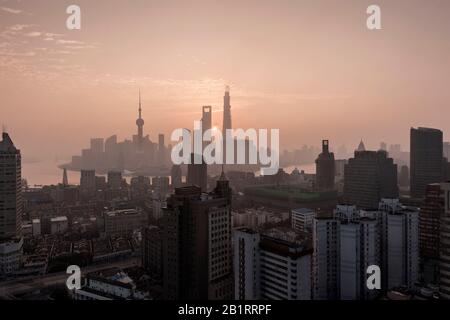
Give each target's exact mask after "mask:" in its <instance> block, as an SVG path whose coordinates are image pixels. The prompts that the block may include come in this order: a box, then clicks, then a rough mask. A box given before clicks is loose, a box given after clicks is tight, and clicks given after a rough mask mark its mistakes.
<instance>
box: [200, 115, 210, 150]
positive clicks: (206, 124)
mask: <svg viewBox="0 0 450 320" xmlns="http://www.w3.org/2000/svg"><path fill="white" fill-rule="evenodd" d="M211 128H212V108H211V107H210V106H205V107H203V112H202V140H203V139H204V137H205V132H206V131H208V130H210V129H211ZM211 137H212V134H210V135H208V137H207V138H211ZM208 144H209V142H208V141H203V148H202V150H204V149H205V147H206V146H207V145H208Z"/></svg>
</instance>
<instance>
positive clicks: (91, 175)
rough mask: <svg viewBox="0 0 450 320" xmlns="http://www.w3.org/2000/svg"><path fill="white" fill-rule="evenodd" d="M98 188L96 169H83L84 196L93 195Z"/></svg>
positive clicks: (81, 188)
mask: <svg viewBox="0 0 450 320" xmlns="http://www.w3.org/2000/svg"><path fill="white" fill-rule="evenodd" d="M95 190H96V183H95V170H81V176H80V193H81V195H82V196H83V197H89V196H92V195H93V194H94V193H95Z"/></svg>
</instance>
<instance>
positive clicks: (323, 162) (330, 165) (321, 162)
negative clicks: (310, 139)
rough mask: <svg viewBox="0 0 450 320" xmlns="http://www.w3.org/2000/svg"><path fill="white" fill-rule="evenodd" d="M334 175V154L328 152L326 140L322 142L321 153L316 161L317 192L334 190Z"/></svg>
mask: <svg viewBox="0 0 450 320" xmlns="http://www.w3.org/2000/svg"><path fill="white" fill-rule="evenodd" d="M335 174H336V169H335V161H334V153H332V152H330V150H329V142H328V140H323V141H322V153H321V154H319V157H318V158H317V160H316V188H317V189H318V190H334V177H335Z"/></svg>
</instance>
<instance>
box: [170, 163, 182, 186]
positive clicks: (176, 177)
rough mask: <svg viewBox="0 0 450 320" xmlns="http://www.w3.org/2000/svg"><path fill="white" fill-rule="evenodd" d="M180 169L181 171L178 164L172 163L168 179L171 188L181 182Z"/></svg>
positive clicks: (179, 184)
mask: <svg viewBox="0 0 450 320" xmlns="http://www.w3.org/2000/svg"><path fill="white" fill-rule="evenodd" d="M182 176H183V174H182V171H181V166H179V165H173V166H172V170H171V171H170V180H171V184H172V188H174V189H175V188H180V187H181V185H182V183H183V179H182Z"/></svg>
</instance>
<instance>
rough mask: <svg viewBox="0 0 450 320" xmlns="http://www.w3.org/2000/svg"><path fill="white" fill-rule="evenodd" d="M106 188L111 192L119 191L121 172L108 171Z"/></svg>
mask: <svg viewBox="0 0 450 320" xmlns="http://www.w3.org/2000/svg"><path fill="white" fill-rule="evenodd" d="M108 186H109V188H110V189H111V190H120V189H121V188H122V172H120V171H114V170H111V171H108Z"/></svg>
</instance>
